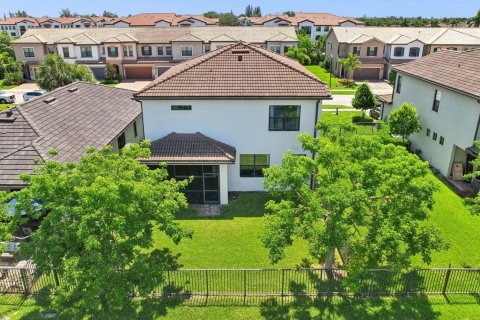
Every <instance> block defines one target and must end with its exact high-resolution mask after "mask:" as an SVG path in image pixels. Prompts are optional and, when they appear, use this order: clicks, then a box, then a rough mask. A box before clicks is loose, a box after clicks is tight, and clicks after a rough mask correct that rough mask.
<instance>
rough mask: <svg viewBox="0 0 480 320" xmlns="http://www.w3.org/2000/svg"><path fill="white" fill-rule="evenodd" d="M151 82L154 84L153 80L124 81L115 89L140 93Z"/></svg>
mask: <svg viewBox="0 0 480 320" xmlns="http://www.w3.org/2000/svg"><path fill="white" fill-rule="evenodd" d="M150 82H152V80H123V81H122V82H120V83H119V84H117V85H116V86H115V87H116V88H122V89H129V90H135V91H139V90H141V89H143V88H145V86H146V85H147V84H149V83H150Z"/></svg>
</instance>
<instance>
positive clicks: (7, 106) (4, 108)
mask: <svg viewBox="0 0 480 320" xmlns="http://www.w3.org/2000/svg"><path fill="white" fill-rule="evenodd" d="M14 105H15V103H7V104H0V111H3V110H7V109H8V108H10V107H13V106H14Z"/></svg>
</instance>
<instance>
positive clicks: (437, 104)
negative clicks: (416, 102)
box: [432, 90, 442, 112]
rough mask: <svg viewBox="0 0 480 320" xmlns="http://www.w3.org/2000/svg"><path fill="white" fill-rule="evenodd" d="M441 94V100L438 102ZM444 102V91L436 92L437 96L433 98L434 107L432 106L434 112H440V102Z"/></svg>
mask: <svg viewBox="0 0 480 320" xmlns="http://www.w3.org/2000/svg"><path fill="white" fill-rule="evenodd" d="M438 93H440V98H439V99H438V100H437V94H438ZM441 100H442V91H440V90H435V94H434V96H433V105H432V110H433V111H435V112H438V110H440V102H441Z"/></svg>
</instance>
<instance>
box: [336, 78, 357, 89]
mask: <svg viewBox="0 0 480 320" xmlns="http://www.w3.org/2000/svg"><path fill="white" fill-rule="evenodd" d="M338 82H340V84H342V85H344V86H347V87H349V88H352V87H354V86H355V80H352V79H340V80H338Z"/></svg>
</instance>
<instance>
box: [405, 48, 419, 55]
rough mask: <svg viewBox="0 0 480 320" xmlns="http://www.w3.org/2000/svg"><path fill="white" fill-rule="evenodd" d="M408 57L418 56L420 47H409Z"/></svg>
mask: <svg viewBox="0 0 480 320" xmlns="http://www.w3.org/2000/svg"><path fill="white" fill-rule="evenodd" d="M408 55H409V56H410V57H418V56H420V48H419V47H413V48H410V52H409V54H408Z"/></svg>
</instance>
